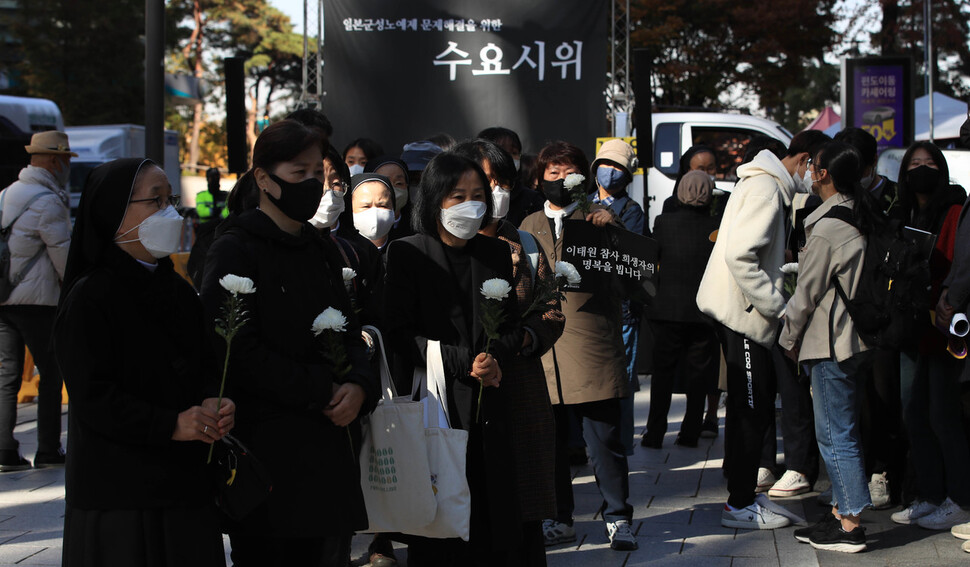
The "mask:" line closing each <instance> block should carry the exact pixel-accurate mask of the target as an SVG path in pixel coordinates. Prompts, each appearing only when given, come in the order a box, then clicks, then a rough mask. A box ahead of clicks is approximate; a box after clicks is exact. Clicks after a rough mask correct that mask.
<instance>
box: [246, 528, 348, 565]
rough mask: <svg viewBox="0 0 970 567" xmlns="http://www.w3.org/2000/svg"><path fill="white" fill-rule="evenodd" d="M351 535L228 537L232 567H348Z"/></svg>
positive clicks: (249, 535) (247, 535) (248, 535)
mask: <svg viewBox="0 0 970 567" xmlns="http://www.w3.org/2000/svg"><path fill="white" fill-rule="evenodd" d="M352 538H353V534H349V535H345V536H330V537H312V538H310V537H308V538H298V537H293V538H289V537H260V536H254V535H251V534H232V533H231V534H229V543H230V545H231V546H232V552H231V553H230V555H229V557H230V558H231V559H232V565H233V567H290V566H293V565H301V566H302V565H305V566H306V567H347V565H349V564H350V541H351V539H352Z"/></svg>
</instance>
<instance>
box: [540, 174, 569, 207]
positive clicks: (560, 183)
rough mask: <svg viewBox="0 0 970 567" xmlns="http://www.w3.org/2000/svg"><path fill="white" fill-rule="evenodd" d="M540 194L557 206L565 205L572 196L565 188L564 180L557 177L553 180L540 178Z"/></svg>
mask: <svg viewBox="0 0 970 567" xmlns="http://www.w3.org/2000/svg"><path fill="white" fill-rule="evenodd" d="M542 194H543V195H545V196H546V199H549V202H550V203H552V204H553V205H556V206H557V207H565V206H566V205H568V204H569V203H571V202H572V200H573V199H572V197H571V196H570V195H569V191H567V190H566V185H565V180H564V179H557V180H555V181H546V180H544V179H543V180H542Z"/></svg>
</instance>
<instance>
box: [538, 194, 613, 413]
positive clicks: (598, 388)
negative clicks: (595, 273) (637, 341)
mask: <svg viewBox="0 0 970 567" xmlns="http://www.w3.org/2000/svg"><path fill="white" fill-rule="evenodd" d="M600 208H603V207H602V206H600V205H593V209H600ZM569 218H570V219H582V218H583V213H582V212H581V211H579V210H576V211H575V212H573V214H572V215H570V217H569ZM519 228H520V229H521V230H524V231H526V232H529V233H531V234H532V235H533V236H535V238H536V240H537V241H538V242H539V245H540V246H541V247H542V251H543V252H544V253H545V254H546V257H547V258H548V259H549V264H550V265H553V266H554V265H555V264H556V262H557V261H558V260H560V259H561V258H562V242H563V239H562V238H560V239H558V240H556V241H555V242H553V238H552V230H551V227H550V225H549V219H548V218H547V217H546V215H545V213H544V212H543V211H539V212H537V213H533V214H531V215H529V216H527V217H526V218H525V220H523V221H522V225H521V226H520V227H519ZM562 312H563V315H565V316H566V327H565V329H564V330H563V333H562V336H561V337H559V340H558V341H557V342H556V344H555V346H554V347H553V348H552V350H550V351H549V352H548V353H546V354H545V355H544V356H543V357H542V366H543V369H544V370H545V374H546V386H547V387H548V388H549V399H550V400H551V401H552V403H553V404H554V405H555V404H581V403H585V402H596V401H600V400H609V399H613V398H622V397H625V396H628V395H630V382H629V379H628V378H627V372H626V351H625V350H624V348H623V329H622V326H623V321H622V319H623V317H622V307H621V304H620V300H619V298H616V297H610V296H609V295H607V294H592V293H578V292H567V293H566V299H565V300H563V302H562Z"/></svg>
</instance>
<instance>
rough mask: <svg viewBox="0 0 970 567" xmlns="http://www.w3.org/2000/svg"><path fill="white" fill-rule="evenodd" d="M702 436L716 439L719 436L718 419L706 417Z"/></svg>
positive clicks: (702, 427) (702, 426)
mask: <svg viewBox="0 0 970 567" xmlns="http://www.w3.org/2000/svg"><path fill="white" fill-rule="evenodd" d="M701 437H703V438H704V439H714V438H715V437H717V419H705V420H704V424H703V425H701Z"/></svg>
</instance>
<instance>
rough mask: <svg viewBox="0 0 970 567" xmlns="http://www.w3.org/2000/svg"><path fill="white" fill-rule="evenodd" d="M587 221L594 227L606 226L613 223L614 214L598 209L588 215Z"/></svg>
mask: <svg viewBox="0 0 970 567" xmlns="http://www.w3.org/2000/svg"><path fill="white" fill-rule="evenodd" d="M586 220H587V221H588V222H591V223H593V226H600V227H602V226H606V225H608V224H610V223H611V222H613V214H612V213H610V212H609V211H607V210H606V209H597V210H595V211H593V212H591V213H590V214H588V215H586Z"/></svg>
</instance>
